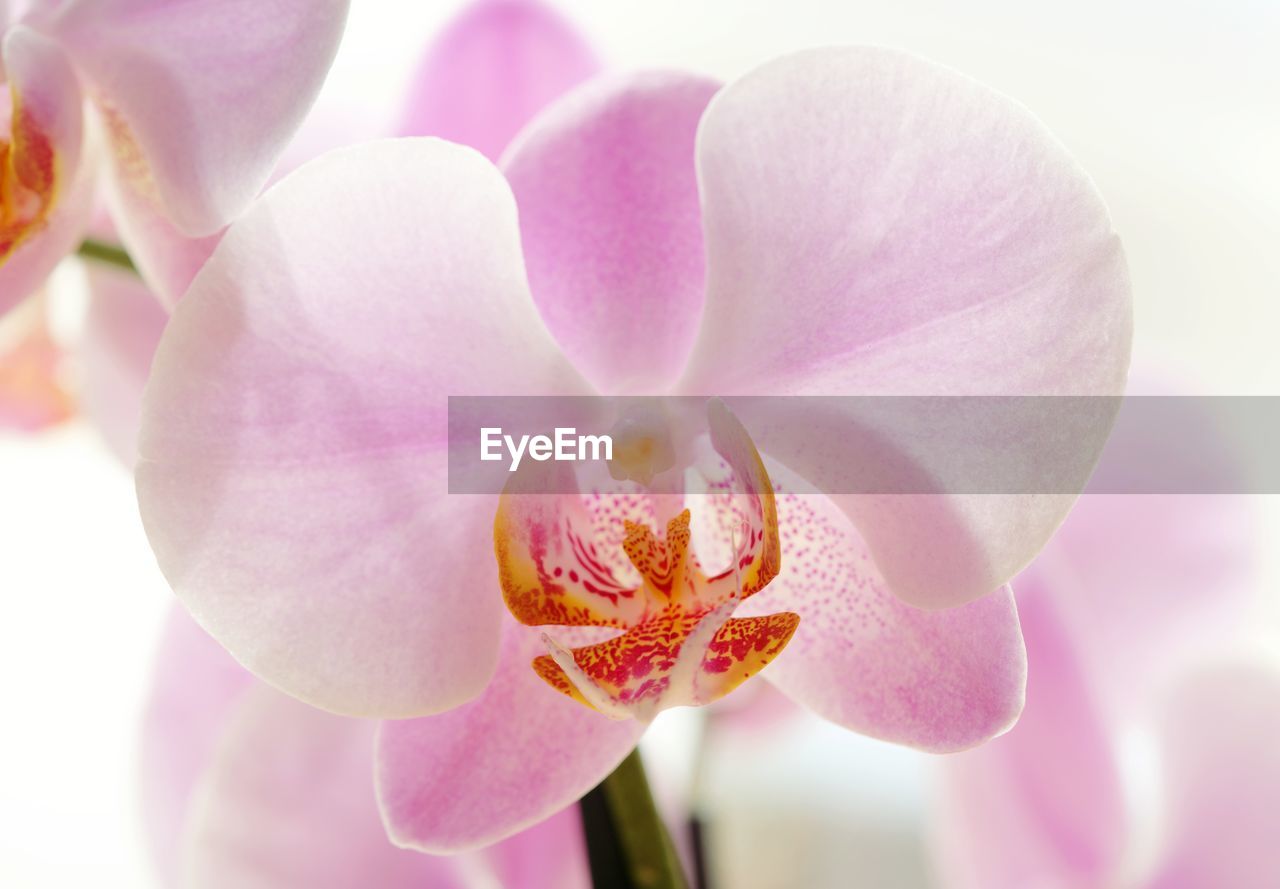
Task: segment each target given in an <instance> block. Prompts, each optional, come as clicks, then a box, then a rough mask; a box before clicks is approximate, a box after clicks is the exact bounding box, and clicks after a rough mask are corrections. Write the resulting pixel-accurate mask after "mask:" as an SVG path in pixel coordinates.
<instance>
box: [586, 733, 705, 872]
mask: <svg viewBox="0 0 1280 889" xmlns="http://www.w3.org/2000/svg"><path fill="white" fill-rule="evenodd" d="M601 786H602V787H603V789H604V796H605V799H606V800H607V801H608V803H609V813H610V814H611V815H612V816H613V824H614V828H615V829H616V830H617V833H618V839H619V842H620V844H621V846H622V852H623V855H624V856H625V858H626V860H627V869H628V871H629V872H630V874H631V881H632V883H633V884H634V885H635V887H636V889H688V885H689V884H688V883H687V882H686V881H685V876H684V871H683V870H681V868H680V859H679V857H678V856H677V855H676V850H675V846H673V845H672V843H671V837H670V835H668V833H667V829H666V827H664V826H663V824H662V819H661V818H660V817H658V808H657V806H655V805H654V803H653V794H652V793H651V792H650V791H649V781H648V779H647V778H646V777H645V774H644V764H643V763H642V762H641V761H640V751H639V750H638V749H637V750H632V751H631V753H629V754H628V755H627V758H626V759H624V760H623V761H622V763H621V764H620V765H619V766H618V767H617V768H616V769H614V770H613V774H611V775H609V777H608V778H605V779H604V784H603V785H601Z"/></svg>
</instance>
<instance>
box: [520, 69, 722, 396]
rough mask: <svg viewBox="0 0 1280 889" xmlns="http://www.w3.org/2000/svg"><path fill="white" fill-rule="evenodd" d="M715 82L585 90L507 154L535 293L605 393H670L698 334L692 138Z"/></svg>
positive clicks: (654, 81)
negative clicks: (665, 390) (668, 391)
mask: <svg viewBox="0 0 1280 889" xmlns="http://www.w3.org/2000/svg"><path fill="white" fill-rule="evenodd" d="M718 86H719V84H717V83H715V82H714V81H711V80H707V79H705V78H701V77H694V76H690V75H684V74H675V73H665V72H664V73H646V74H639V75H631V76H628V77H625V78H617V79H610V80H606V81H601V82H599V83H596V84H594V85H591V86H588V87H584V88H583V89H581V90H579V91H577V92H576V93H574V94H573V95H572V96H571V97H569V98H566V99H565V100H564V101H563V102H560V103H559V104H557V105H556V106H555V107H554V108H553V109H551V110H549V111H548V112H547V113H546V114H544V115H542V116H540V117H539V118H538V120H537V122H536V123H535V124H534V125H533V126H532V127H531V128H530V129H528V130H527V131H526V132H525V133H524V134H523V136H522V137H521V138H520V139H519V140H517V142H516V143H515V145H513V146H512V148H511V152H510V154H509V156H508V158H507V160H506V163H505V164H504V170H505V172H506V174H507V178H508V179H509V180H510V182H511V187H512V189H513V190H514V191H515V194H516V201H517V203H519V205H520V233H521V236H522V238H523V240H524V248H525V259H526V262H527V263H528V266H529V283H530V286H531V287H532V289H533V295H534V299H535V300H537V303H538V308H539V309H540V310H541V312H542V316H543V317H544V318H545V319H546V321H547V325H548V326H549V327H550V328H551V331H552V333H554V334H555V336H556V339H557V340H559V342H560V343H561V345H563V346H564V349H565V352H566V353H567V354H568V355H569V357H570V358H571V359H572V360H573V362H574V365H575V366H576V367H578V368H579V369H581V370H582V371H583V373H584V374H586V375H587V377H588V378H589V379H591V381H592V382H593V383H595V384H596V386H597V387H599V388H600V389H602V390H604V391H608V392H640V393H655V392H661V391H663V390H664V389H665V388H666V387H667V386H669V385H670V384H671V382H673V381H674V380H675V378H676V377H677V376H678V375H679V373H680V369H681V368H682V367H683V366H684V363H685V360H686V358H687V356H688V354H689V350H690V348H691V346H692V344H693V338H694V335H695V333H696V331H697V321H698V317H699V315H700V314H701V311H702V299H703V274H704V273H703V248H702V221H701V213H700V210H699V208H698V185H697V181H696V176H695V171H694V165H693V154H694V147H693V143H694V135H695V133H696V132H697V128H698V121H699V120H700V119H701V116H702V112H703V109H704V108H705V107H706V105H707V102H708V100H710V98H711V96H712V95H713V94H714V93H715V91H716V89H717V88H718Z"/></svg>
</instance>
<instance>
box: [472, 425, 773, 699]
mask: <svg viewBox="0 0 1280 889" xmlns="http://www.w3.org/2000/svg"><path fill="white" fill-rule="evenodd" d="M708 419H709V425H710V431H711V439H712V443H713V446H714V447H715V448H716V450H717V451H718V452H719V454H720V456H721V458H722V459H723V460H724V461H725V462H727V463H728V464H729V467H730V468H731V469H732V471H733V473H734V483H735V485H736V486H737V488H740V489H741V491H742V493H734V494H732V495H729V496H726V497H724V498H723V499H724V501H725V503H724V504H721V507H720V508H727V509H729V512H728V513H726V514H725V515H727V516H733V515H735V514H736V515H737V517H738V520H739V525H738V527H736V528H734V529H733V530H731V532H730V534H729V536H730V544H731V545H730V548H729V549H730V552H729V559H730V562H729V564H728V565H727V566H726V567H725V568H724V569H723V570H720V571H716V572H708V571H705V570H704V569H703V567H702V565H701V564H700V561H699V559H698V556H697V554H696V553H695V551H694V548H693V535H692V532H691V527H690V523H691V519H692V514H691V511H690V510H689V509H687V508H686V509H684V510H683V511H682V512H680V513H679V514H677V515H676V516H674V517H673V518H671V519H670V520H669V521H668V522H667V523H666V534H665V536H664V537H663V538H662V539H659V538H658V536H657V535H656V534H655V533H654V531H653V530H652V528H651V527H650V525H649V524H647V523H645V522H641V521H635V520H633V519H631V518H625V517H624V518H622V520H621V523H620V524H621V526H622V531H623V536H622V539H621V540H619V541H616V542H612V541H609V535H610V533H616V526H617V525H618V524H619V522H618V517H617V516H611V517H610V518H609V520H608V521H606V522H605V525H606V526H608V525H612V526H613V527H614V528H615V531H613V532H610V530H609V528H608V527H597V526H596V524H593V522H592V520H591V519H590V518H589V517H588V516H587V514H586V513H585V511H584V507H583V501H582V498H581V496H580V495H579V494H572V493H571V494H564V495H549V494H545V493H517V491H519V490H520V489H519V488H514V487H512V486H509V487H508V490H507V491H506V492H504V494H503V496H502V499H501V502H500V505H499V510H498V516H497V518H496V520H495V523H494V542H495V552H496V554H497V558H498V563H499V575H500V580H501V583H502V587H503V593H504V597H505V599H506V602H507V606H508V608H509V610H510V611H511V613H512V614H513V615H514V616H515V617H516V619H517V620H519V621H521V622H522V623H525V624H528V625H533V626H538V625H542V626H546V625H559V626H564V627H583V626H594V627H611V628H615V629H619V630H622V633H621V634H619V635H616V636H614V637H612V638H609V639H606V640H605V641H603V642H597V643H595V644H590V645H584V646H581V647H577V648H570V647H568V646H567V645H565V644H564V643H563V642H562V641H561V640H560V639H558V638H556V637H555V636H553V635H552V634H551V633H550V632H544V633H543V637H542V638H543V644H544V645H545V646H546V648H547V652H548V653H547V654H545V655H543V656H541V657H538V658H536V659H535V660H534V662H533V669H534V671H535V672H537V673H538V675H539V676H541V677H542V678H543V680H545V681H546V682H547V683H548V684H549V685H551V686H552V687H553V688H555V689H556V690H558V691H560V692H561V693H563V694H565V695H567V696H569V697H571V698H573V699H575V700H577V701H578V702H579V703H581V704H584V705H586V706H588V707H590V708H592V709H594V710H597V711H599V712H601V713H603V714H604V715H606V716H609V717H611V718H614V719H627V718H634V719H637V720H639V721H641V722H648V721H649V720H651V719H653V717H654V716H655V715H656V714H657V713H658V712H659V711H661V710H663V709H666V708H668V707H673V706H699V705H703V704H709V703H711V702H713V701H715V700H717V699H719V698H720V697H723V696H724V695H726V694H728V693H729V692H730V691H732V690H733V689H734V688H736V687H737V686H738V685H740V684H742V683H743V682H745V681H746V680H747V679H748V678H749V677H750V676H752V675H754V674H755V673H757V672H759V670H760V669H762V668H763V667H764V666H765V665H766V664H768V663H769V661H771V660H772V659H773V658H774V657H775V656H776V655H777V654H778V653H779V652H781V650H782V648H783V647H785V646H786V644H787V642H788V641H789V640H790V638H791V635H792V634H793V633H794V631H795V628H796V626H797V625H798V623H799V617H798V616H797V615H795V614H791V613H789V612H785V613H780V614H774V615H769V616H767V617H752V618H745V619H742V618H734V617H733V616H732V615H733V613H734V611H736V610H737V608H738V606H739V605H740V604H741V603H742V601H743V600H744V599H746V598H747V597H749V596H750V595H752V594H753V593H755V592H758V591H759V590H760V589H762V588H763V587H764V586H765V585H767V584H768V583H769V581H770V580H772V578H773V577H774V576H776V574H777V572H778V570H779V567H780V564H781V560H780V543H779V539H780V538H779V534H778V528H777V512H776V508H775V504H774V495H773V489H772V486H771V484H770V483H769V479H768V475H767V473H766V472H765V470H764V465H763V462H762V461H761V460H760V458H759V454H758V453H756V451H755V448H754V445H752V444H751V440H750V438H749V436H748V435H747V433H746V431H745V430H744V429H743V428H742V426H741V424H740V423H738V422H737V420H736V418H734V417H733V416H732V414H730V413H729V411H728V409H727V408H726V407H725V406H724V405H723V403H721V402H718V401H715V402H711V403H710V405H709V407H708ZM628 421H629V422H630V423H631V428H632V429H633V430H634V431H636V433H637V435H640V436H652V435H653V432H654V429H655V428H658V429H660V428H661V427H655V426H654V425H653V424H654V423H655V422H657V418H655V417H644V418H641V417H634V416H633V417H629V418H628ZM646 424H647V425H646ZM651 453H652V452H651ZM610 471H611V474H614V475H615V477H616V473H615V472H614V470H613V467H611V468H610ZM593 496H594V497H595V500H596V503H597V506H599V504H600V503H601V502H605V503H607V502H608V500H607V498H608V497H609V496H610V495H601V494H599V493H597V494H596V495H593ZM654 496H656V495H653V494H652V493H650V492H648V491H646V493H645V494H644V495H642V496H640V497H638V498H637V499H638V501H639V502H651V500H650V498H652V497H654ZM666 496H669V495H666ZM602 498H604V499H603V500H602ZM621 499H622V500H623V501H625V500H626V496H625V495H622V497H621ZM706 500H707V501H708V502H710V501H711V500H712V498H710V497H708V498H706ZM604 508H605V509H606V511H607V507H604ZM588 526H590V527H588ZM612 546H616V547H618V548H619V549H620V550H621V552H622V553H623V554H625V557H626V559H625V561H623V560H622V559H620V558H618V557H617V550H611V549H609V548H606V547H612ZM561 638H563V637H561Z"/></svg>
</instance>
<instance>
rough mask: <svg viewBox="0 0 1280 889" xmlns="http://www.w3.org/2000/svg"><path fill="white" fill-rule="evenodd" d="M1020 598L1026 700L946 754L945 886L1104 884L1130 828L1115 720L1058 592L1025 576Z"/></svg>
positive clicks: (940, 843) (941, 842)
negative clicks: (977, 738) (1006, 720)
mask: <svg viewBox="0 0 1280 889" xmlns="http://www.w3.org/2000/svg"><path fill="white" fill-rule="evenodd" d="M1018 603H1019V614H1020V616H1021V618H1022V631H1023V635H1024V637H1025V639H1026V645H1027V661H1028V663H1027V668H1028V674H1027V704H1026V708H1025V709H1024V710H1023V713H1022V716H1021V718H1020V719H1019V720H1018V724H1017V725H1015V726H1014V727H1013V728H1012V729H1011V730H1010V731H1009V733H1008V734H1006V735H1004V736H1003V737H1000V738H996V739H995V740H993V741H991V742H990V743H988V744H986V745H984V746H982V747H980V748H978V749H976V750H970V751H968V752H967V753H963V754H961V755H959V756H955V757H950V758H948V759H947V760H946V761H945V762H944V763H943V764H942V768H943V779H944V780H943V782H942V799H941V805H940V810H941V811H940V818H939V820H938V823H937V826H936V839H937V851H938V855H939V859H940V860H939V865H940V866H939V872H940V873H941V874H943V875H945V876H946V883H945V885H946V886H947V887H948V889H1023V887H1026V886H1049V885H1061V886H1068V885H1070V886H1101V885H1107V884H1109V881H1110V877H1111V876H1112V875H1113V874H1114V872H1115V869H1116V868H1117V866H1118V865H1119V863H1120V860H1121V857H1122V855H1123V853H1124V851H1125V849H1126V846H1127V839H1126V838H1127V836H1128V834H1127V830H1126V827H1127V825H1126V821H1125V799H1124V795H1123V792H1122V790H1123V788H1122V786H1121V782H1120V775H1119V771H1118V768H1117V763H1116V762H1115V758H1114V753H1113V750H1112V746H1111V736H1110V733H1109V731H1108V728H1109V727H1108V725H1107V724H1106V723H1105V721H1104V719H1103V713H1102V710H1101V708H1100V706H1099V702H1098V701H1097V700H1096V695H1095V693H1094V689H1095V687H1094V686H1093V685H1091V683H1090V679H1089V677H1088V675H1087V673H1086V671H1085V669H1084V667H1083V665H1082V664H1081V663H1080V661H1079V659H1078V658H1077V655H1076V652H1075V650H1074V648H1073V639H1072V637H1071V636H1070V635H1069V633H1068V632H1067V630H1066V627H1065V625H1064V624H1063V622H1062V621H1061V619H1060V617H1059V615H1058V614H1057V611H1056V600H1055V599H1053V598H1052V597H1051V595H1050V592H1049V591H1048V590H1046V589H1044V588H1042V587H1041V586H1040V585H1039V584H1035V583H1022V582H1020V583H1019V592H1018Z"/></svg>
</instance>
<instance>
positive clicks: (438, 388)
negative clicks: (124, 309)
mask: <svg viewBox="0 0 1280 889" xmlns="http://www.w3.org/2000/svg"><path fill="white" fill-rule="evenodd" d="M515 216H516V209H515V203H514V201H513V200H512V198H511V193H510V191H509V190H508V188H507V186H506V183H505V182H504V181H503V179H502V177H501V175H500V174H499V173H498V172H497V170H496V169H494V168H493V167H492V165H490V164H489V163H488V161H486V160H485V159H484V158H483V157H481V156H480V155H479V154H478V153H476V152H474V151H471V150H470V149H465V148H461V147H459V146H454V145H450V144H448V143H445V142H440V141H437V140H430V139H406V140H396V141H387V142H375V143H367V144H365V145H361V146H357V147H354V148H351V149H345V150H342V151H337V152H333V153H330V154H328V155H325V156H324V157H322V158H320V159H318V160H316V161H313V162H312V163H310V164H307V165H305V166H304V167H302V168H300V169H299V170H298V171H296V172H295V173H293V174H291V175H290V176H288V177H286V178H285V179H284V180H282V181H281V182H280V184H279V185H277V186H275V187H274V188H273V189H271V191H269V192H268V193H267V194H266V196H264V198H263V199H262V200H261V201H259V202H258V203H257V204H255V205H254V208H253V209H252V210H251V211H250V212H249V213H248V214H246V215H245V216H244V217H243V218H242V219H241V220H240V221H239V222H237V223H235V224H234V225H233V226H232V227H231V228H230V229H229V230H228V232H227V234H226V236H225V237H224V238H223V240H222V243H221V244H219V245H218V249H217V250H216V251H215V253H214V255H213V257H212V259H210V261H209V263H208V264H207V265H206V266H205V268H204V269H203V270H202V271H201V273H200V275H199V276H198V277H197V278H196V281H195V283H194V284H193V285H192V288H191V290H190V291H189V292H188V293H187V295H186V296H185V297H184V298H183V300H182V301H181V302H180V303H179V305H178V307H177V310H176V311H175V313H174V316H173V319H172V320H171V322H170V324H169V327H168V329H167V330H166V332H165V335H164V337H163V339H162V340H161V344H160V348H159V350H158V352H157V354H156V358H155V361H154V364H153V370H152V376H151V380H150V382H149V383H148V388H147V391H146V395H145V398H144V408H143V422H142V430H141V433H140V437H139V465H138V470H137V483H138V497H139V503H140V506H141V510H142V517H143V522H144V525H145V526H146V529H147V533H148V535H149V537H150V539H151V543H152V546H153V548H154V549H155V551H156V556H157V559H158V561H159V563H160V567H161V569H162V570H163V571H164V573H165V576H166V577H167V578H168V580H169V582H170V584H171V585H172V586H173V587H174V589H175V591H176V592H177V593H178V595H179V596H180V597H181V598H182V599H183V600H184V601H185V602H186V603H187V605H188V607H189V608H190V609H191V611H192V613H193V614H194V615H195V616H196V618H197V619H198V620H199V621H200V622H201V624H202V625H203V626H205V627H206V629H208V630H209V631H210V632H211V633H212V634H213V635H214V636H215V637H216V638H217V639H218V640H219V641H220V642H222V643H223V644H224V645H226V646H227V647H228V648H229V649H230V650H231V651H232V653H233V654H234V655H235V656H236V657H237V658H238V659H240V660H241V662H243V663H244V664H245V665H246V666H248V667H249V668H250V669H251V670H253V671H254V672H255V673H257V674H258V675H259V676H261V677H262V678H264V679H266V680H267V681H268V682H270V683H272V684H274V685H276V686H277V687H279V688H281V689H282V690H284V691H287V692H289V693H290V694H293V695H295V696H297V697H299V698H301V699H303V700H305V701H307V702H308V703H312V704H315V705H317V706H321V707H323V708H325V709H330V710H333V711H335V712H339V713H344V714H347V715H378V716H385V717H389V718H403V717H410V716H420V715H424V714H426V713H432V712H439V711H440V710H443V709H447V708H449V707H452V706H456V705H458V704H460V703H462V702H463V701H466V700H468V699H469V698H471V697H474V696H475V695H476V694H478V693H479V692H480V691H481V689H483V687H484V685H485V683H486V682H487V681H488V679H489V676H490V675H491V673H492V671H493V669H494V664H495V663H496V658H497V648H498V635H499V623H500V619H501V614H502V600H501V596H500V593H499V587H498V582H497V570H496V567H495V565H494V559H493V549H492V547H493V538H492V522H493V515H494V509H495V500H496V498H490V497H482V496H473V497H450V496H448V494H447V467H446V456H447V455H446V446H447V441H446V427H447V422H446V408H447V396H449V395H464V394H466V395H481V394H508V395H509V394H585V393H586V392H587V391H588V390H587V389H586V388H585V384H584V383H583V381H582V380H581V378H580V377H578V376H577V374H576V373H575V372H574V371H573V370H572V368H570V367H569V365H568V364H567V362H566V361H565V360H564V358H563V356H562V355H561V354H560V353H559V351H558V349H557V348H556V346H555V344H554V343H553V342H552V340H551V338H550V336H549V335H548V334H547V332H546V330H545V328H544V327H543V326H542V324H541V321H540V319H539V318H538V316H537V313H536V310H535V309H534V306H533V303H532V301H531V299H530V298H529V294H528V290H527V287H526V285H525V281H524V275H523V268H522V265H521V259H520V248H519V240H518V233H517V230H516V219H515ZM357 297H358V298H357Z"/></svg>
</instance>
